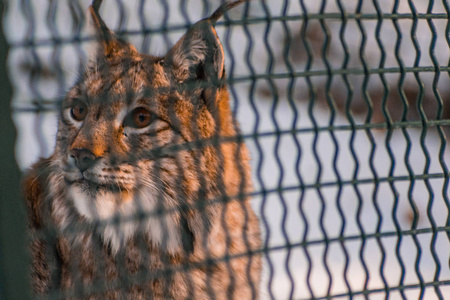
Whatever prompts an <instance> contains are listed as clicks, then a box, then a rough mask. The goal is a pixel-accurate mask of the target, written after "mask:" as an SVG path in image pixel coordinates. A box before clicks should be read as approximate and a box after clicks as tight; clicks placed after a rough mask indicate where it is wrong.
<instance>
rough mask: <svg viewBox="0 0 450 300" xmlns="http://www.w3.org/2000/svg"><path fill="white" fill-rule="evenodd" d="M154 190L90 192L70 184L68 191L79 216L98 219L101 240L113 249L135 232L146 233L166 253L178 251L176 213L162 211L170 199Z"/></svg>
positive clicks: (178, 227)
mask: <svg viewBox="0 0 450 300" xmlns="http://www.w3.org/2000/svg"><path fill="white" fill-rule="evenodd" d="M155 194H157V193H156V192H155V191H153V190H152V189H150V188H142V189H140V190H139V191H138V192H135V193H134V194H132V193H131V192H123V193H118V192H111V191H98V192H97V193H95V194H93V195H90V194H89V193H86V192H85V191H84V190H83V188H82V187H79V186H77V185H72V186H71V187H70V188H69V191H68V195H69V197H70V199H71V200H72V201H73V204H74V206H75V208H76V210H77V212H78V213H79V214H80V215H81V216H83V217H85V218H86V220H87V221H88V222H94V221H100V222H99V223H100V224H99V226H100V227H99V231H100V233H101V235H102V237H103V241H104V243H105V244H109V245H110V247H111V249H112V251H113V253H116V252H117V251H118V250H119V249H120V248H121V247H122V246H123V245H124V244H125V243H126V242H127V241H128V240H129V239H131V238H132V237H133V236H134V235H135V234H136V233H138V232H139V233H143V234H147V235H148V237H149V239H150V240H151V242H152V243H153V244H154V245H155V246H157V247H160V248H161V249H165V250H167V251H168V252H170V253H175V252H178V251H179V250H180V249H181V241H182V239H181V228H180V218H179V214H178V213H177V212H176V211H169V212H164V210H168V209H169V210H171V208H173V205H170V204H173V203H174V200H173V199H171V198H170V197H169V196H168V195H164V197H161V195H159V197H158V195H155ZM161 198H162V199H161ZM161 208H162V212H161ZM158 209H159V211H160V214H158V213H157V211H158ZM140 216H143V218H140Z"/></svg>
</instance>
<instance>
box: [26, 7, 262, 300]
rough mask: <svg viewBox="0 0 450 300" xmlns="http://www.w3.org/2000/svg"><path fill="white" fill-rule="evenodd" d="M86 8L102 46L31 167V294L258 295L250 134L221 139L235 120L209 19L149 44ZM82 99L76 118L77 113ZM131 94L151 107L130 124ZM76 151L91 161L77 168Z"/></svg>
mask: <svg viewBox="0 0 450 300" xmlns="http://www.w3.org/2000/svg"><path fill="white" fill-rule="evenodd" d="M240 2H242V1H240ZM94 6H95V5H94ZM96 7H97V8H98V5H97V6H96ZM222 10H223V8H222ZM90 12H91V14H92V18H93V24H94V27H95V28H96V31H97V32H98V35H99V45H98V51H97V53H95V57H94V59H93V60H92V62H91V63H90V64H89V66H88V67H87V71H86V73H85V74H83V76H82V77H81V79H80V80H79V82H78V83H77V84H76V85H75V86H74V87H73V88H72V89H71V90H70V91H69V92H68V94H67V96H66V99H65V100H64V102H63V103H62V109H61V118H60V122H59V127H58V134H57V142H56V148H55V152H54V154H53V155H52V156H51V157H50V158H48V159H42V160H41V161H39V162H38V163H36V164H35V165H34V166H33V167H32V168H31V169H30V171H29V172H28V173H27V174H26V176H25V178H24V190H25V197H26V200H27V205H28V211H29V225H30V232H31V236H32V238H33V241H32V243H31V253H32V258H33V265H32V268H33V270H32V282H33V287H34V290H35V292H36V294H39V295H44V294H49V293H55V292H56V293H58V292H60V293H62V297H63V298H67V299H79V298H82V299H123V298H126V299H153V298H154V299H183V298H194V299H209V298H216V299H249V298H259V296H258V295H259V282H260V274H261V257H260V256H259V255H257V254H255V251H257V250H258V249H259V248H260V247H261V239H260V231H259V224H258V219H257V217H256V216H255V214H254V212H253V210H252V208H251V206H250V202H249V199H247V197H245V196H240V195H244V194H246V193H248V192H249V191H250V189H251V182H250V168H249V158H248V152H247V149H246V147H245V145H244V144H242V143H239V142H235V141H232V140H230V141H226V142H224V141H221V140H220V139H222V138H233V137H235V136H236V135H237V134H238V132H237V130H238V127H237V123H236V121H235V120H233V118H232V113H231V110H230V106H229V94H228V92H227V89H226V86H225V85H224V84H223V83H222V82H221V80H222V79H223V76H224V70H223V66H224V63H223V50H222V46H221V45H220V42H219V40H218V38H217V34H216V32H215V30H214V28H213V27H212V26H213V22H211V20H208V19H206V20H202V21H200V22H199V23H197V24H195V25H194V26H193V28H192V29H190V30H189V31H188V32H187V33H186V35H185V36H184V37H183V38H182V39H181V40H180V41H179V42H178V43H177V44H176V45H175V46H174V48H173V49H172V50H171V51H169V53H168V54H167V55H166V56H165V57H153V56H149V55H146V54H141V53H138V52H137V51H136V49H134V47H133V46H131V45H129V44H127V43H125V42H123V41H121V40H119V39H118V38H116V37H115V35H114V34H113V33H112V32H110V31H109V29H107V28H106V27H105V25H104V23H103V21H102V20H101V18H100V17H99V15H98V12H97V11H96V10H95V9H94V8H91V9H90ZM219 15H220V13H216V14H215V15H214V16H215V18H217V17H218V16H219ZM213 21H215V20H213ZM79 101H82V102H83V103H85V105H86V109H87V111H88V112H87V114H86V117H85V118H84V119H83V120H82V121H76V120H74V119H73V117H72V115H71V113H70V111H71V110H72V108H73V107H74V106H75V105H77V103H79ZM136 107H144V108H145V109H147V110H148V111H150V112H151V113H152V118H153V119H152V122H150V124H149V125H148V126H146V127H144V128H142V129H136V128H133V126H131V125H130V124H131V123H127V122H129V118H130V116H132V114H133V110H134V109H135V108H136ZM127 120H128V121H127ZM196 141H203V143H202V144H196ZM73 151H81V152H83V153H89V155H90V156H89V157H94V158H95V161H94V163H92V164H90V165H89V166H88V167H86V168H83V169H82V168H81V167H80V161H81V158H74V154H73V153H74V152H73ZM74 161H75V163H74ZM75 164H76V166H75ZM159 212H160V213H161V214H162V215H158V213H159ZM139 213H143V214H144V215H143V216H140V215H139ZM140 217H142V219H139V218H140ZM117 221H118V222H119V223H114V222H117Z"/></svg>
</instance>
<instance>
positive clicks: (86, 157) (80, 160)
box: [70, 149, 97, 172]
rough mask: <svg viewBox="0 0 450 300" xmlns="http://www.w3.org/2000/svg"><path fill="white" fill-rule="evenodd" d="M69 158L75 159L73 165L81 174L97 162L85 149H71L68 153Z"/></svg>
mask: <svg viewBox="0 0 450 300" xmlns="http://www.w3.org/2000/svg"><path fill="white" fill-rule="evenodd" d="M70 157H73V158H74V159H75V164H76V165H77V167H78V169H80V171H81V172H84V171H86V170H87V169H89V168H90V167H91V166H92V165H94V163H95V161H96V160H97V157H96V156H95V155H94V154H93V153H92V152H91V151H89V150H87V149H73V150H72V151H70Z"/></svg>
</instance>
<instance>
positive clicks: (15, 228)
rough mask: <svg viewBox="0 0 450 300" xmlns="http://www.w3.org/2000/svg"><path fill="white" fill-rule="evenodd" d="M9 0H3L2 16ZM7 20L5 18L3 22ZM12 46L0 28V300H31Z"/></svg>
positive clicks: (0, 5)
mask: <svg viewBox="0 0 450 300" xmlns="http://www.w3.org/2000/svg"><path fill="white" fill-rule="evenodd" d="M6 5H7V2H6V1H2V0H0V15H1V16H3V15H4V9H5V6H6ZM2 20H3V19H2ZM7 54H8V44H7V42H6V39H5V35H4V32H3V26H0V145H1V147H0V149H1V150H0V151H1V152H0V166H1V171H0V300H3V299H30V298H31V296H30V288H29V280H28V271H27V269H28V262H29V259H28V254H27V250H26V224H25V223H26V222H25V219H26V215H25V211H24V202H23V200H22V197H21V195H20V188H19V182H20V177H21V174H20V171H19V168H18V166H17V164H16V160H15V156H14V144H15V140H16V131H15V127H14V124H13V122H12V118H11V116H12V110H11V99H12V88H11V85H10V82H9V79H8V76H7V69H6V58H7Z"/></svg>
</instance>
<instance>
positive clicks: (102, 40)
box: [88, 0, 137, 60]
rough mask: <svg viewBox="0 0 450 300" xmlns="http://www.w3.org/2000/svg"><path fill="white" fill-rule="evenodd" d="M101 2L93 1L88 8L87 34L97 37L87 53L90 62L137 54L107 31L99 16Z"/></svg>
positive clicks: (130, 46) (132, 48)
mask: <svg viewBox="0 0 450 300" xmlns="http://www.w3.org/2000/svg"><path fill="white" fill-rule="evenodd" d="M101 3H102V0H94V1H93V2H92V5H91V6H90V7H89V16H88V19H89V20H88V32H89V33H90V34H91V35H93V36H96V37H97V40H96V42H95V43H94V45H93V46H92V47H91V48H94V49H90V51H89V56H90V58H91V59H92V60H97V59H99V58H107V59H109V58H112V57H116V56H120V55H121V54H126V53H131V52H137V51H136V49H135V48H134V47H133V46H132V45H130V44H128V43H127V42H125V41H122V40H121V39H119V38H118V37H117V36H116V35H115V34H114V32H112V31H111V30H109V28H108V27H107V26H106V24H105V22H104V21H103V19H102V18H101V16H100V13H99V9H100V5H101Z"/></svg>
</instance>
